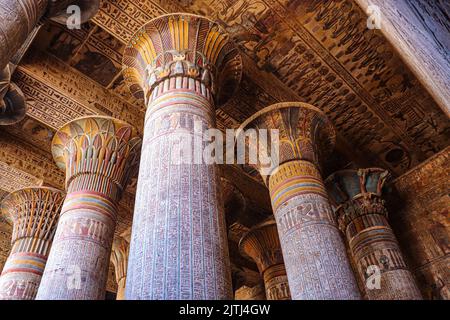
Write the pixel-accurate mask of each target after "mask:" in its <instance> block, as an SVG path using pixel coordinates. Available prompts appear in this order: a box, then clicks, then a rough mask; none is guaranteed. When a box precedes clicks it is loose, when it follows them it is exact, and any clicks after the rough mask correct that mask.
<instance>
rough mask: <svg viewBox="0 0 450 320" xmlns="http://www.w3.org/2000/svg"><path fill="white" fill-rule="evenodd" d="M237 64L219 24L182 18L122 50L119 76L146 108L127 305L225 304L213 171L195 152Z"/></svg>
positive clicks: (222, 238) (227, 284)
mask: <svg viewBox="0 0 450 320" xmlns="http://www.w3.org/2000/svg"><path fill="white" fill-rule="evenodd" d="M237 57H238V56H237V51H236V49H235V48H234V46H233V45H232V43H231V42H230V41H229V40H228V36H227V35H226V34H225V33H224V32H223V31H222V30H221V28H220V27H219V26H218V25H217V24H215V23H213V22H211V21H209V20H207V19H205V18H202V17H198V16H193V15H187V14H173V15H166V16H162V17H159V18H156V19H154V20H152V21H150V22H149V23H148V24H147V25H146V26H144V27H143V28H142V30H140V31H139V32H138V33H137V35H136V36H135V38H134V39H132V40H131V43H130V44H129V46H128V48H127V49H126V51H125V54H124V64H125V65H126V67H127V68H126V69H125V71H124V75H125V78H126V79H127V80H128V81H129V82H130V83H131V86H130V89H131V91H132V92H133V93H134V94H135V95H136V96H137V97H141V98H142V97H145V99H146V102H147V113H146V119H145V129H144V144H143V149H142V160H141V164H140V171H139V180H138V189H137V195H136V204H135V212H134V220H133V230H132V237H131V247H130V259H129V267H128V276H127V279H128V280H127V289H126V297H127V299H231V298H232V288H231V274H230V262H229V256H228V243H227V238H226V228H225V219H224V212H223V205H222V202H221V201H220V198H219V197H220V186H219V183H220V180H219V176H218V169H217V167H216V165H214V164H207V163H205V162H204V161H203V159H202V155H201V154H202V152H203V150H204V148H205V146H206V142H204V141H202V134H203V132H204V131H205V130H206V129H208V128H213V127H214V126H215V104H216V103H221V100H222V98H223V94H222V92H226V91H227V90H223V89H228V87H227V86H230V83H228V82H231V85H232V86H235V85H236V84H237V82H238V81H237V80H235V76H236V75H235V73H237V75H238V76H240V69H239V66H240V65H238V66H237V67H234V63H235V62H234V61H235V60H236V59H237ZM237 61H238V62H240V60H239V59H238V60H237ZM235 69H236V71H235ZM227 81H228V82H227ZM223 86H225V87H223ZM199 156H200V158H198V157H199Z"/></svg>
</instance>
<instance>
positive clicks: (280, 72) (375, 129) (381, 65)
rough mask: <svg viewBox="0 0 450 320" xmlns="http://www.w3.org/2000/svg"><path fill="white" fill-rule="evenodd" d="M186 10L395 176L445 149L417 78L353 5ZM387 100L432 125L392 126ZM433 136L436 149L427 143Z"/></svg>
mask: <svg viewBox="0 0 450 320" xmlns="http://www.w3.org/2000/svg"><path fill="white" fill-rule="evenodd" d="M161 6H162V7H164V2H162V3H161ZM184 8H185V10H187V11H189V12H194V13H202V14H205V15H207V16H209V17H212V18H213V19H217V20H218V21H220V22H221V23H223V24H224V25H225V26H226V29H227V31H229V32H230V33H231V34H232V36H233V37H234V39H235V41H236V42H237V43H238V44H240V47H241V49H242V50H243V51H244V52H245V53H246V54H247V55H248V56H250V57H251V58H252V59H253V60H254V61H255V62H256V63H257V65H258V66H259V68H260V69H262V70H263V71H267V72H271V73H273V74H275V75H276V76H277V77H278V78H279V79H281V80H282V81H283V82H284V83H285V84H286V85H287V86H289V87H290V88H291V89H293V90H294V91H295V92H296V93H297V94H298V95H299V96H300V97H301V98H302V99H305V101H306V102H310V103H314V104H315V105H317V106H318V107H320V108H321V109H323V110H325V111H326V112H327V114H328V115H329V116H330V118H331V119H332V120H333V122H334V123H335V125H336V126H337V129H338V131H339V132H340V133H342V134H343V135H344V137H345V138H346V139H348V140H349V141H350V142H351V143H352V144H353V145H354V146H357V147H358V148H360V149H361V150H363V151H364V152H366V153H368V154H373V155H375V156H378V157H380V159H381V160H382V161H383V163H384V166H388V167H389V168H390V169H391V170H392V171H394V172H396V173H401V172H404V171H405V170H407V169H408V168H409V167H411V166H412V165H414V164H417V163H418V161H421V160H423V159H425V158H426V157H427V156H430V155H432V154H433V153H434V152H436V150H440V149H442V148H443V147H445V146H446V145H447V144H448V142H447V141H448V139H446V138H445V137H446V133H445V132H446V131H448V124H447V123H446V119H445V116H444V115H443V114H442V112H440V110H439V109H438V108H437V107H436V105H435V104H434V102H433V101H432V100H431V99H429V98H425V97H427V93H426V92H425V91H424V89H423V88H422V87H421V86H420V85H419V84H418V83H417V80H415V79H414V76H412V75H411V74H410V73H408V71H407V70H406V68H399V67H398V66H399V65H401V64H402V62H401V61H400V60H399V58H398V56H397V55H396V54H395V53H394V50H393V49H392V48H391V47H390V46H389V43H388V42H387V41H386V40H385V39H384V38H383V37H382V35H381V34H380V33H379V32H378V31H373V30H366V18H365V14H364V12H362V10H361V9H360V8H359V7H358V6H357V5H356V4H354V3H353V2H351V1H348V0H340V1H320V0H317V1H289V2H287V1H280V2H278V1H275V2H274V1H265V0H262V1H260V0H258V1H256V0H255V1H231V2H229V1H209V0H200V1H195V2H192V3H187V4H186V5H185V6H184ZM251 77H252V78H257V77H258V76H257V75H256V74H252V75H251ZM376 90H378V91H376ZM413 91H416V92H420V93H419V94H417V96H418V97H423V98H422V99H419V100H416V101H415V103H414V104H408V103H407V101H405V100H407V99H403V97H404V96H405V97H407V96H408V95H411V92H413ZM372 92H375V93H377V94H376V95H374V96H373V95H372V94H371V93H372ZM378 92H379V93H380V94H381V93H382V92H384V93H388V95H387V96H386V95H385V97H384V98H383V97H382V96H381V95H380V96H379V97H378ZM390 98H400V100H397V101H399V102H400V103H401V104H400V105H402V106H403V108H405V109H408V110H411V109H412V110H413V113H418V114H419V115H420V114H422V113H423V112H424V110H425V112H427V113H428V115H429V117H430V121H427V122H425V123H423V122H418V121H416V120H415V119H417V117H416V118H411V117H410V116H409V115H407V116H406V118H404V119H402V118H401V117H399V115H398V114H397V118H396V119H395V121H394V118H395V112H394V114H392V113H391V112H389V110H388V109H386V107H385V106H384V104H385V103H388V101H389V99H390ZM398 121H402V126H403V127H404V126H405V125H406V126H407V128H406V129H402V128H401V127H399V126H398V123H397V122H398ZM415 126H417V129H416V130H415V133H414V132H413V129H414V127H415ZM425 128H426V129H425ZM446 128H447V129H446ZM424 129H425V130H424ZM409 130H411V131H409ZM430 135H433V136H434V137H435V138H434V139H433V141H429V139H426V136H430ZM430 145H431V146H432V147H431V148H430Z"/></svg>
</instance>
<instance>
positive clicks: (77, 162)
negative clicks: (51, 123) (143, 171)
mask: <svg viewBox="0 0 450 320" xmlns="http://www.w3.org/2000/svg"><path fill="white" fill-rule="evenodd" d="M141 141H142V140H141V138H140V137H139V135H138V132H137V130H136V128H134V127H133V126H131V125H129V124H128V123H126V122H124V121H121V120H118V119H114V118H111V117H106V116H88V117H82V118H78V119H75V120H73V121H71V122H69V123H67V124H65V125H64V126H63V127H62V128H60V129H59V130H58V132H57V133H56V134H55V136H54V138H53V141H52V153H53V158H54V159H55V162H56V164H57V166H58V167H59V168H60V169H62V170H65V172H66V188H68V189H71V191H76V189H77V188H78V187H81V186H78V187H77V184H75V185H73V186H71V184H72V182H74V181H75V180H77V179H78V178H80V179H83V178H82V177H83V176H89V175H94V176H95V177H96V179H89V178H86V181H85V183H87V185H86V184H84V185H83V187H84V188H87V189H92V190H95V191H98V192H102V193H104V194H108V195H110V196H113V197H114V196H118V194H115V193H114V192H111V190H102V188H107V187H109V186H110V183H106V184H103V183H101V182H102V181H103V180H107V181H108V182H112V183H113V185H114V186H115V187H117V192H119V193H120V192H121V191H123V190H124V189H125V187H126V184H127V183H128V180H129V178H130V177H131V175H132V174H134V173H136V172H135V171H136V170H137V166H138V164H139V154H140V148H141Z"/></svg>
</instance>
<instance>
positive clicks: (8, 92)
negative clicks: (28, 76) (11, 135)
mask: <svg viewBox="0 0 450 320" xmlns="http://www.w3.org/2000/svg"><path fill="white" fill-rule="evenodd" d="M0 50H1V49H0ZM26 111H27V110H26V102H25V96H24V94H23V92H22V90H20V88H19V87H18V86H17V85H16V84H15V83H12V82H11V70H10V66H9V65H7V66H6V67H5V68H4V69H3V70H2V71H0V126H2V125H3V126H5V125H12V124H15V123H17V122H19V121H21V120H22V119H23V118H24V117H25V114H26Z"/></svg>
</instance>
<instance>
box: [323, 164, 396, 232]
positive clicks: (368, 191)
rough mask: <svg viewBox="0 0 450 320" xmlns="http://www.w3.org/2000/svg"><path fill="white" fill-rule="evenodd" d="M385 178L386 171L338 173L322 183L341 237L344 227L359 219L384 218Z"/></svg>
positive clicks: (361, 170)
mask: <svg viewBox="0 0 450 320" xmlns="http://www.w3.org/2000/svg"><path fill="white" fill-rule="evenodd" d="M389 177H390V174H389V172H388V171H387V170H384V169H380V168H367V169H359V170H352V169H350V170H340V171H337V172H335V173H333V174H332V175H331V176H329V177H328V178H327V179H326V181H325V185H326V188H327V191H328V195H329V198H330V201H331V203H332V205H333V207H334V211H335V212H336V215H337V219H338V222H339V228H340V229H341V230H342V231H343V232H344V233H345V232H346V229H347V226H348V225H349V224H350V223H351V222H352V221H353V220H355V219H356V218H359V217H361V216H364V215H368V214H379V215H383V216H384V217H385V218H387V217H388V212H387V210H386V208H385V201H384V200H383V199H382V192H383V187H384V185H385V183H386V181H387V180H388V179H389Z"/></svg>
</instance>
